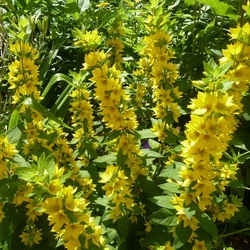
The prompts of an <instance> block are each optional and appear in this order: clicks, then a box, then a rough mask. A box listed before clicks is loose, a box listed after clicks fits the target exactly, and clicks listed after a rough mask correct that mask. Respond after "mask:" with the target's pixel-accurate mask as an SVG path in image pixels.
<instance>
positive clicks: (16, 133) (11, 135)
mask: <svg viewBox="0 0 250 250" xmlns="http://www.w3.org/2000/svg"><path fill="white" fill-rule="evenodd" d="M6 136H7V137H8V140H9V142H10V143H11V144H17V143H18V142H19V140H20V138H21V136H22V131H21V130H20V129H19V128H18V127H17V126H16V127H13V128H12V129H11V130H9V131H8V132H7V133H6Z"/></svg>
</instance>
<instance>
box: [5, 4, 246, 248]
mask: <svg viewBox="0 0 250 250" xmlns="http://www.w3.org/2000/svg"><path fill="white" fill-rule="evenodd" d="M26 2H27V3H26V4H27V5H28V7H27V8H30V9H31V7H32V6H30V5H29V4H28V2H29V1H26ZM38 2H39V1H38ZM49 2H50V1H48V2H47V4H49ZM93 2H94V3H93V4H91V5H89V3H88V1H78V3H76V2H75V1H69V3H68V4H66V5H65V6H61V8H65V9H64V10H67V11H68V12H67V11H66V12H67V13H69V9H70V8H72V9H74V11H75V10H79V13H77V12H76V11H75V12H74V11H73V12H72V13H73V14H72V16H70V17H69V16H67V15H66V17H68V18H69V20H71V21H72V20H74V22H75V23H77V24H79V25H78V27H74V29H72V40H71V41H70V42H71V44H70V45H65V46H64V48H66V50H65V51H66V52H65V53H68V52H69V51H71V52H72V51H77V57H75V58H74V60H76V61H77V63H75V66H73V67H71V68H70V69H69V70H68V73H66V72H62V73H61V72H56V73H55V74H54V75H52V76H51V78H50V80H48V79H47V78H48V77H49V76H50V74H51V71H53V70H55V69H58V68H59V69H60V67H57V66H58V64H53V63H52V61H53V60H61V58H62V60H64V59H65V60H67V58H66V57H67V56H66V55H64V54H63V53H62V54H60V56H59V55H58V56H56V54H57V52H58V50H59V49H60V48H61V47H60V46H62V44H63V43H65V40H64V39H62V41H60V42H57V40H56V39H57V38H58V37H57V36H58V34H59V33H58V34H57V32H59V31H57V32H56V31H55V30H53V32H51V33H50V29H49V28H48V25H49V22H51V20H55V18H56V16H55V15H54V12H53V11H51V12H50V15H48V17H41V18H40V17H37V18H40V19H41V20H43V21H41V20H39V21H37V26H38V28H39V30H40V31H41V32H42V36H41V35H40V36H39V35H38V38H37V39H36V32H37V31H36V21H35V19H34V16H33V17H32V18H31V19H28V18H26V17H22V18H20V20H19V22H18V23H19V26H20V27H19V28H17V31H18V32H20V34H19V35H18V34H16V36H15V35H14V36H12V41H13V42H11V43H10V45H9V52H10V54H11V56H10V57H9V60H10V62H9V65H8V73H7V74H6V79H7V82H8V91H9V92H10V93H11V95H10V104H9V105H10V109H9V110H12V111H11V113H10V114H7V115H9V123H8V124H6V125H4V126H3V130H4V131H2V132H1V135H0V163H1V164H0V168H1V171H0V185H1V187H0V223H1V228H0V248H1V249H2V248H3V249H13V248H15V247H16V248H18V249H35V248H37V249H45V248H46V249H57V248H58V249H70V250H72V249H169V250H170V249H185V250H196V249H203V250H206V249H221V248H222V247H225V246H226V245H225V243H224V242H223V239H224V238H225V237H226V236H227V235H230V233H229V234H227V233H226V232H224V231H225V230H226V229H225V228H226V225H230V223H231V222H233V220H234V219H235V218H236V215H237V214H240V213H241V212H242V211H243V206H244V204H243V202H242V196H241V195H240V193H237V191H238V190H237V189H236V190H233V189H235V185H236V184H237V183H239V180H238V179H239V171H240V165H239V160H238V159H239V158H237V157H235V155H233V157H231V156H230V153H229V150H228V149H229V148H230V142H231V140H232V139H233V138H234V134H235V131H236V130H237V128H238V126H239V123H240V115H241V113H242V112H243V109H244V105H243V102H242V100H243V98H244V97H246V96H247V91H248V84H249V72H250V68H249V67H250V66H249V57H250V40H249V37H250V25H249V24H248V23H247V22H246V23H245V25H242V26H240V25H239V26H237V28H232V29H230V37H231V40H232V43H230V45H228V46H227V48H226V49H224V50H223V51H222V53H223V56H222V57H221V58H220V60H219V63H218V64H217V63H215V61H214V60H210V61H209V62H208V63H204V69H205V72H204V78H202V79H201V80H196V81H193V89H192V90H193V92H192V93H185V91H184V90H185V87H183V84H182V82H181V78H182V77H183V76H182V75H180V74H179V66H178V63H176V62H177V61H178V54H175V52H174V46H173V44H174V42H175V41H176V40H174V38H173V37H174V36H176V35H175V33H174V32H176V31H175V30H174V29H173V25H174V21H173V22H171V18H170V14H171V13H170V11H169V10H171V9H172V8H175V5H173V6H172V5H171V6H167V4H166V3H165V2H164V1H159V0H151V1H149V3H144V1H121V3H118V2H117V3H116V4H114V3H109V2H100V3H99V2H98V3H96V5H95V1H93ZM39 3H40V2H39ZM20 4H21V1H20ZM177 5H178V4H177ZM51 6H52V5H51ZM248 6H249V3H248V4H247V5H246V6H245V7H244V8H245V9H246V11H247V10H248ZM25 15H26V12H25ZM51 16H52V17H51ZM51 18H52V19H51ZM28 20H30V23H29V22H28ZM82 20H86V22H85V23H84V25H85V26H84V25H83V23H82ZM89 20H91V22H90V21H89ZM14 21H15V20H14ZM14 21H13V23H14ZM13 23H12V24H13ZM31 24H32V26H30V25H31ZM38 24H39V25H38ZM54 25H55V24H53V27H54ZM61 25H62V23H61ZM171 29H172V34H171ZM25 32H26V33H25ZM60 32H61V26H60ZM12 33H13V34H14V32H12ZM41 37H42V42H41ZM67 37H68V38H69V37H70V38H71V36H70V35H69V34H67ZM32 39H33V42H31V40H32ZM47 39H48V40H47ZM49 39H52V40H51V41H52V44H53V46H55V48H54V47H53V48H52V50H51V52H50V53H49V57H48V62H47V63H45V64H42V60H41V58H43V59H44V54H46V51H45V50H46V49H48V47H47V46H48V44H49V42H48V41H50V40H49ZM53 39H55V40H53ZM36 42H38V43H39V46H37V48H39V49H40V50H41V51H39V52H38V51H37V49H35V44H36ZM54 42H55V44H54ZM46 43H47V44H46ZM43 46H44V47H43ZM43 48H44V50H43ZM58 53H59V52H58ZM68 54H70V53H68ZM68 54H67V55H68ZM63 56H65V58H63ZM79 58H81V59H79ZM76 61H73V59H72V61H71V65H73V64H74V62H76ZM79 61H81V64H80V66H79V65H78V64H79ZM62 62H63V61H61V63H62ZM59 64H60V63H59ZM65 65H66V61H65ZM39 66H40V68H39ZM50 67H51V69H50ZM61 68H63V67H61ZM65 68H67V67H65ZM65 68H64V69H65ZM46 69H47V71H46ZM67 69H68V68H67ZM40 72H42V74H41V75H40V74H39V73H40ZM47 80H48V81H47ZM62 82H66V83H67V84H68V85H67V87H66V88H65V90H63V91H62V93H61V94H60V93H59V92H57V90H58V89H63V87H64V85H63V83H62ZM55 83H58V86H56V87H55ZM52 86H53V87H54V88H55V93H54V97H55V96H56V97H55V98H58V99H57V100H56V102H55V104H53V105H52V108H51V106H50V105H51V103H47V102H48V100H49V96H50V92H51V88H52ZM194 87H195V88H196V90H194ZM52 90H53V89H52ZM195 91H196V92H195ZM52 92H53V91H52ZM189 94H190V96H191V94H192V98H190V103H189V105H188V107H187V108H188V109H189V110H190V111H186V110H187V109H186V107H184V106H183V103H184V102H182V99H183V96H185V98H187V96H188V95H189ZM52 96H53V94H52ZM64 109H65V111H64ZM6 110H7V109H6ZM62 111H63V112H62ZM188 112H190V113H188ZM62 113H63V115H61V116H60V115H59V114H62ZM183 116H188V117H189V118H188V122H187V123H185V124H183V122H182V119H183ZM235 183H236V184H235ZM236 220H237V219H236ZM224 227H225V228H224ZM242 230H248V229H247V228H246V229H242ZM231 234H232V232H231Z"/></svg>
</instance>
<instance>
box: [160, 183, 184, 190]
mask: <svg viewBox="0 0 250 250" xmlns="http://www.w3.org/2000/svg"><path fill="white" fill-rule="evenodd" d="M158 187H159V188H161V189H163V190H164V191H165V193H181V192H182V190H180V186H179V185H178V184H177V183H174V182H169V183H163V184H160V185H158Z"/></svg>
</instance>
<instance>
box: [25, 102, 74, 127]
mask: <svg viewBox="0 0 250 250" xmlns="http://www.w3.org/2000/svg"><path fill="white" fill-rule="evenodd" d="M23 103H24V104H26V105H28V106H30V107H31V108H33V109H35V110H36V111H38V112H39V113H41V114H42V115H43V116H45V117H47V118H49V119H51V120H53V121H55V122H57V123H59V124H60V125H62V126H64V127H65V128H67V129H70V130H73V128H71V127H70V126H68V125H67V124H66V123H64V122H63V121H61V120H60V119H58V118H57V117H56V116H55V115H53V114H52V113H51V112H50V111H48V110H47V109H46V108H45V107H44V106H43V105H42V104H40V103H39V102H38V101H36V100H35V99H33V98H30V97H29V98H27V99H26V100H25V101H24V102H23Z"/></svg>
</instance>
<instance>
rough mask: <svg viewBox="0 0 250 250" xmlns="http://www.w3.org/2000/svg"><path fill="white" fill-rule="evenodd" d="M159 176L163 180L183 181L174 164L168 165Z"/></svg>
mask: <svg viewBox="0 0 250 250" xmlns="http://www.w3.org/2000/svg"><path fill="white" fill-rule="evenodd" d="M158 176H159V177H162V178H171V179H173V180H176V181H179V180H181V178H180V176H179V175H178V170H177V169H176V168H174V164H171V165H168V166H167V167H166V168H164V169H163V170H162V171H161V172H160V174H159V175H158Z"/></svg>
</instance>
